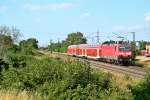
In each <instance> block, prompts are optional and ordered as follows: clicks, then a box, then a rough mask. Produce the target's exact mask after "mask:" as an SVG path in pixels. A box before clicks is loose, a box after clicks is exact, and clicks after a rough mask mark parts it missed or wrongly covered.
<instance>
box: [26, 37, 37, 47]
mask: <svg viewBox="0 0 150 100" xmlns="http://www.w3.org/2000/svg"><path fill="white" fill-rule="evenodd" d="M27 43H28V45H29V46H31V47H33V48H34V49H38V41H37V40H36V39H35V38H29V39H28V40H27Z"/></svg>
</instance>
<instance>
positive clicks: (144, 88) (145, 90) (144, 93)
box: [131, 73, 150, 100]
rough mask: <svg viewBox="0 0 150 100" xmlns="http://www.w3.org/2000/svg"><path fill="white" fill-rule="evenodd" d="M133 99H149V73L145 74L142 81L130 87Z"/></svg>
mask: <svg viewBox="0 0 150 100" xmlns="http://www.w3.org/2000/svg"><path fill="white" fill-rule="evenodd" d="M131 90H132V93H133V96H134V98H135V100H150V73H148V74H147V75H146V76H145V79H144V81H143V82H141V83H139V84H138V85H136V86H134V87H131Z"/></svg>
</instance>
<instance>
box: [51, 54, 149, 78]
mask: <svg viewBox="0 0 150 100" xmlns="http://www.w3.org/2000/svg"><path fill="white" fill-rule="evenodd" d="M54 54H59V57H60V56H62V57H64V56H67V54H66V53H57V52H55V53H54ZM74 58H75V57H74ZM77 59H78V60H79V61H86V62H89V63H90V66H91V67H94V68H99V69H105V70H107V71H108V72H115V73H118V74H124V75H128V76H130V77H134V78H144V76H145V74H146V73H147V72H148V71H149V69H144V68H142V67H137V66H121V65H114V64H108V63H104V62H98V61H94V60H89V59H88V60H87V59H83V58H77Z"/></svg>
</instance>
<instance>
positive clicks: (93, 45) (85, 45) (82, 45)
mask: <svg viewBox="0 0 150 100" xmlns="http://www.w3.org/2000/svg"><path fill="white" fill-rule="evenodd" d="M118 45H122V44H79V45H70V46H69V47H68V48H78V47H81V48H100V47H101V46H118Z"/></svg>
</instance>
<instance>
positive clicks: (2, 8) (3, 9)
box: [0, 5, 8, 13]
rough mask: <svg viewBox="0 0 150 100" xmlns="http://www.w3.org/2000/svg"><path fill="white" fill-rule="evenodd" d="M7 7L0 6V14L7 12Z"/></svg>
mask: <svg viewBox="0 0 150 100" xmlns="http://www.w3.org/2000/svg"><path fill="white" fill-rule="evenodd" d="M7 9H8V7H7V6H4V5H0V12H1V13H3V12H5V11H7Z"/></svg>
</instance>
